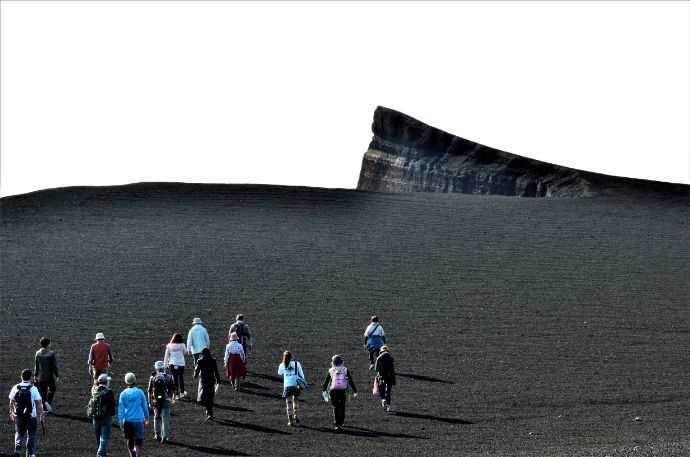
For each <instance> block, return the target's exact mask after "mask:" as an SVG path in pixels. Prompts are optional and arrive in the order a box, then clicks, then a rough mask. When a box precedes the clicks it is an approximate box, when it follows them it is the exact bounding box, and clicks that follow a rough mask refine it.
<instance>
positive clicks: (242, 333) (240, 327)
mask: <svg viewBox="0 0 690 457" xmlns="http://www.w3.org/2000/svg"><path fill="white" fill-rule="evenodd" d="M246 328H247V324H245V323H244V322H236V323H235V333H237V336H238V337H239V341H238V343H240V344H241V345H242V346H244V345H245V344H246V342H247V335H246V330H245V329H246Z"/></svg>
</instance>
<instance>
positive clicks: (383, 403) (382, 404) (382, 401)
mask: <svg viewBox="0 0 690 457" xmlns="http://www.w3.org/2000/svg"><path fill="white" fill-rule="evenodd" d="M381 406H383V409H384V410H385V409H386V400H381Z"/></svg>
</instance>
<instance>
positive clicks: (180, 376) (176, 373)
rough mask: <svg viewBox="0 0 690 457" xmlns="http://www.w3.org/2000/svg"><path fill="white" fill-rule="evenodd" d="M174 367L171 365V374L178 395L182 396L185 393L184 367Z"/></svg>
mask: <svg viewBox="0 0 690 457" xmlns="http://www.w3.org/2000/svg"><path fill="white" fill-rule="evenodd" d="M173 366H174V365H170V374H172V377H173V381H174V382H175V388H177V394H178V395H181V394H182V392H184V367H181V366H178V367H177V368H173Z"/></svg>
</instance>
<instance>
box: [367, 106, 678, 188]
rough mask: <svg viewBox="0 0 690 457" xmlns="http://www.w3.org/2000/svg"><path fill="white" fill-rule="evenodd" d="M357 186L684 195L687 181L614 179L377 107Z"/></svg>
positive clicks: (613, 177)
mask: <svg viewBox="0 0 690 457" xmlns="http://www.w3.org/2000/svg"><path fill="white" fill-rule="evenodd" d="M372 131H373V132H374V138H373V139H372V141H371V143H370V144H369V150H368V151H367V152H366V154H364V159H363V161H362V169H361V171H360V175H359V182H358V184H357V189H361V190H368V191H383V192H460V193H465V194H485V195H508V196H518V197H592V196H596V195H610V194H621V193H626V194H627V193H635V192H643V193H649V192H654V193H663V194H673V195H683V194H685V195H688V190H689V189H690V186H688V185H683V184H670V183H663V182H658V181H646V180H641V179H632V178H619V177H615V176H609V175H602V174H597V173H591V172H587V171H582V170H577V169H573V168H568V167H561V166H558V165H553V164H550V163H546V162H541V161H538V160H533V159H529V158H527V157H522V156H519V155H515V154H511V153H509V152H504V151H500V150H498V149H494V148H490V147H487V146H483V145H481V144H478V143H475V142H473V141H469V140H466V139H464V138H460V137H457V136H454V135H451V134H449V133H446V132H444V131H442V130H439V129H437V128H434V127H431V126H429V125H426V124H424V123H422V122H420V121H418V120H417V119H414V118H412V117H410V116H408V115H406V114H403V113H400V112H398V111H394V110H392V109H388V108H384V107H381V106H379V107H378V108H377V109H376V112H375V113H374V123H373V125H372Z"/></svg>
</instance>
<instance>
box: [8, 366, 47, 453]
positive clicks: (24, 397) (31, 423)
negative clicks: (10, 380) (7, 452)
mask: <svg viewBox="0 0 690 457" xmlns="http://www.w3.org/2000/svg"><path fill="white" fill-rule="evenodd" d="M21 380H22V382H20V383H19V384H17V385H15V386H14V387H12V390H11V391H10V395H9V399H10V419H11V420H13V421H14V455H15V456H19V455H20V454H21V452H22V447H23V446H24V444H25V443H26V456H27V457H36V455H35V454H34V452H35V450H36V449H35V447H34V446H35V443H36V429H37V428H38V422H39V421H40V422H43V404H42V399H41V394H39V393H38V389H37V388H36V387H35V386H33V385H32V382H33V380H34V376H33V373H31V370H29V369H26V370H22V374H21Z"/></svg>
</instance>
